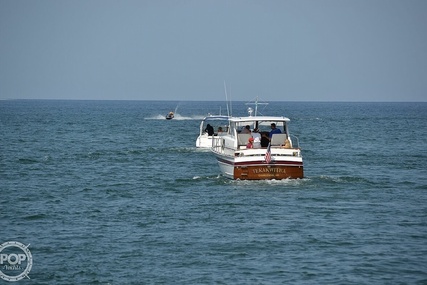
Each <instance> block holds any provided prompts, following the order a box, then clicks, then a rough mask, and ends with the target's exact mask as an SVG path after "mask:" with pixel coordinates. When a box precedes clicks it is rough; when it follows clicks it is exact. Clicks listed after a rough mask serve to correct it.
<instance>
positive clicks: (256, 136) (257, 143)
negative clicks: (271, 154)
mask: <svg viewBox="0 0 427 285" xmlns="http://www.w3.org/2000/svg"><path fill="white" fill-rule="evenodd" d="M252 137H253V138H254V142H253V146H254V148H261V134H260V133H259V132H258V129H254V130H253V132H252Z"/></svg>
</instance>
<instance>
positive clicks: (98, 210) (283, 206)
mask: <svg viewBox="0 0 427 285" xmlns="http://www.w3.org/2000/svg"><path fill="white" fill-rule="evenodd" d="M246 107H247V106H245V104H244V102H233V106H232V112H233V115H235V116H241V115H246ZM175 109H176V113H177V116H176V118H175V119H173V120H171V121H167V120H165V119H164V116H165V115H166V114H167V113H168V112H169V111H174V110H175ZM220 110H222V113H223V114H225V113H226V105H225V103H223V102H178V101H176V102H165V101H61V100H58V101H55V100H3V101H0V244H1V243H4V242H8V241H18V242H21V243H23V244H25V245H28V244H30V246H29V248H28V249H29V250H30V251H31V254H32V257H33V266H32V269H31V272H30V273H29V275H28V277H29V278H30V279H28V278H24V279H22V280H21V281H18V282H15V284H55V285H56V284H358V285H359V284H369V285H370V284H427V103H343V102H332V103H331V102H329V103H328V102H322V103H319V102H270V104H269V105H268V106H267V107H266V108H265V109H262V110H260V111H262V113H263V114H264V115H284V116H287V117H289V118H290V119H291V125H290V130H291V133H292V134H293V135H296V136H298V138H299V143H300V146H301V148H302V151H303V157H304V174H305V178H304V179H300V180H282V181H274V180H273V181H233V180H228V179H226V178H224V177H222V176H221V175H220V171H219V168H218V165H217V163H216V160H215V158H214V156H213V155H212V154H211V153H210V152H209V151H207V150H198V149H196V148H195V140H196V137H197V135H198V131H199V124H200V121H201V119H202V118H203V117H204V116H205V115H206V114H207V113H212V114H218V113H219V111H220ZM0 270H2V269H1V268H0ZM0 284H10V282H8V281H5V280H2V279H0Z"/></svg>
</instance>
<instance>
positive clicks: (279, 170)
mask: <svg viewBox="0 0 427 285" xmlns="http://www.w3.org/2000/svg"><path fill="white" fill-rule="evenodd" d="M252 171H253V172H254V173H286V172H285V170H284V169H282V168H274V167H273V168H267V167H261V168H255V169H253V170H252Z"/></svg>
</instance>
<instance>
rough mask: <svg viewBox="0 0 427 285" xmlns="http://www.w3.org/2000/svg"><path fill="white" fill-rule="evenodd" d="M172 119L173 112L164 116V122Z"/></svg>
mask: <svg viewBox="0 0 427 285" xmlns="http://www.w3.org/2000/svg"><path fill="white" fill-rule="evenodd" d="M173 117H174V114H173V112H169V114H167V115H166V120H172V119H173Z"/></svg>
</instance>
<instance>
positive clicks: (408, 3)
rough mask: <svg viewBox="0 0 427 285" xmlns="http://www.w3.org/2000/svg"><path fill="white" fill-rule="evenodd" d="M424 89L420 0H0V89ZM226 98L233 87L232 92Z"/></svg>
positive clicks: (236, 94)
mask: <svg viewBox="0 0 427 285" xmlns="http://www.w3.org/2000/svg"><path fill="white" fill-rule="evenodd" d="M224 81H225V82H226V84H227V90H228V94H229V97H231V99H232V100H243V101H248V100H251V99H253V98H255V97H256V96H259V97H260V98H261V99H263V100H266V101H274V100H276V101H427V1H425V0H316V1H315V0H265V1H261V0H258V1H253V0H245V1H244V0H209V1H208V0H206V1H205V0H182V1H172V0H150V1H148V0H147V1H144V0H136V1H131V0H121V1H116V0H114V1H112V0H62V1H57V0H38V1H31V0H0V99H129V100H133V99H135V100H225V95H224ZM229 99H230V98H229Z"/></svg>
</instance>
